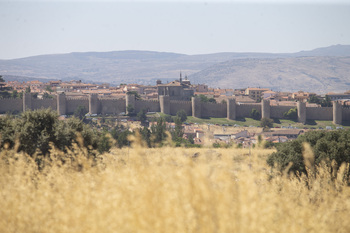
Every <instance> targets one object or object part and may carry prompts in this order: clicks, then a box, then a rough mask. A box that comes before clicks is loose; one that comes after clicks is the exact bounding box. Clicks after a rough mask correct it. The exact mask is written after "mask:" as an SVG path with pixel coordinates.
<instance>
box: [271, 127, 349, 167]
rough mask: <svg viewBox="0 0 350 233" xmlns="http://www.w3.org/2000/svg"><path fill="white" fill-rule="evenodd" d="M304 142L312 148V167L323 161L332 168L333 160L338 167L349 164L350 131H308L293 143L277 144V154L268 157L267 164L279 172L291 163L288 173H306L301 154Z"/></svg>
mask: <svg viewBox="0 0 350 233" xmlns="http://www.w3.org/2000/svg"><path fill="white" fill-rule="evenodd" d="M305 142H306V143H308V144H309V145H310V146H311V148H312V151H313V154H314V165H318V164H320V163H321V161H324V162H325V163H326V164H328V165H329V167H334V166H331V163H332V161H333V160H334V161H335V162H336V164H337V165H338V166H340V165H341V164H342V163H350V130H334V131H324V130H317V131H309V132H307V133H305V134H303V135H300V136H299V137H298V138H297V139H296V140H294V141H289V142H285V143H281V144H279V145H278V146H277V152H274V153H272V154H271V155H270V156H269V157H268V159H267V163H268V164H269V165H270V166H271V167H272V166H274V165H275V164H277V165H278V168H279V169H280V170H281V171H283V170H284V169H285V168H286V167H287V166H288V165H289V164H290V163H292V165H291V167H290V170H289V171H291V172H294V173H296V172H302V173H306V167H305V162H304V157H303V153H302V152H303V143H305Z"/></svg>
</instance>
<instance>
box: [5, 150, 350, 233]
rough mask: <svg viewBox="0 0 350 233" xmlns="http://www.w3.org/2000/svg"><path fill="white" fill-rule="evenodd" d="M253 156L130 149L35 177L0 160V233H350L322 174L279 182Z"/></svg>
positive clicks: (345, 213)
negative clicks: (95, 160)
mask: <svg viewBox="0 0 350 233" xmlns="http://www.w3.org/2000/svg"><path fill="white" fill-rule="evenodd" d="M306 150H307V148H306ZM251 152H252V153H251V156H249V151H248V150H245V149H211V148H202V149H197V148H196V149H184V148H171V147H166V148H160V149H159V148H158V149H145V148H142V147H140V146H136V147H134V148H130V149H128V148H125V149H121V150H119V149H115V150H113V151H112V152H111V153H109V154H105V155H103V156H101V157H99V159H98V160H97V162H92V161H90V160H87V159H86V158H85V157H84V156H83V154H84V153H85V152H84V150H81V149H79V148H78V147H76V149H75V150H74V151H70V152H69V153H68V154H65V155H62V154H61V153H60V152H58V151H55V150H53V151H52V154H53V155H55V156H56V157H60V156H66V157H69V156H72V155H74V156H75V157H76V159H75V161H72V162H66V163H65V164H62V163H61V162H60V160H56V159H54V160H53V161H51V162H50V163H49V162H47V163H46V166H45V169H44V170H43V171H41V172H38V171H37V169H36V168H35V164H34V162H33V160H32V159H31V158H28V157H27V156H25V155H23V154H18V153H14V152H13V151H2V152H1V162H0V232H4V233H5V232H28V233H30V232H85V233H88V232H152V233H153V232H162V233H164V232H177V233H178V232H208V233H212V232H269V233H270V232H318V233H320V232H350V223H349V217H350V214H349V213H350V189H349V187H346V186H345V184H344V183H343V180H341V179H338V180H335V181H334V182H333V181H331V179H332V174H330V171H329V169H328V168H327V167H324V166H323V167H321V168H319V169H318V172H314V176H312V178H307V177H306V176H301V177H300V178H299V179H297V178H295V177H287V175H285V176H278V175H275V174H273V173H271V170H270V168H268V167H267V166H266V165H265V158H266V155H267V154H269V153H271V152H272V151H271V150H261V149H254V150H252V151H251ZM346 170H347V167H345V166H343V167H342V168H341V172H345V171H346ZM339 177H340V176H339ZM306 182H308V186H306V185H305V183H306Z"/></svg>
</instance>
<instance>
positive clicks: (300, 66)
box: [190, 57, 350, 93]
mask: <svg viewBox="0 0 350 233" xmlns="http://www.w3.org/2000/svg"><path fill="white" fill-rule="evenodd" d="M190 79H195V80H200V82H201V83H207V84H208V85H210V86H215V87H230V88H244V87H259V86H260V87H267V88H271V89H273V90H276V91H298V90H304V91H311V92H317V93H327V92H331V91H333V92H337V91H346V90H350V57H296V58H275V59H236V60H230V61H227V62H223V63H220V64H216V65H213V66H211V67H209V68H207V69H205V70H203V71H200V72H198V73H196V74H193V75H191V76H190Z"/></svg>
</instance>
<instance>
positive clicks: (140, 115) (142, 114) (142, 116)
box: [137, 108, 147, 124]
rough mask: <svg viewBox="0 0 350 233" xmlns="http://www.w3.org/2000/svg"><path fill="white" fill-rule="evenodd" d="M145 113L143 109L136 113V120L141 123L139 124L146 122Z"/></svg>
mask: <svg viewBox="0 0 350 233" xmlns="http://www.w3.org/2000/svg"><path fill="white" fill-rule="evenodd" d="M146 112H147V111H146V109H144V108H143V109H141V110H140V111H139V113H137V119H138V120H139V121H141V124H144V123H145V122H146V120H147V116H146Z"/></svg>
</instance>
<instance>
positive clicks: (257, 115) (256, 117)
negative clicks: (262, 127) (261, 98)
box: [250, 108, 260, 120]
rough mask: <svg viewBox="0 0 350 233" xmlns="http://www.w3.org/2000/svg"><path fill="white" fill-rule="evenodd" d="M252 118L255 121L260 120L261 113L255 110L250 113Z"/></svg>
mask: <svg viewBox="0 0 350 233" xmlns="http://www.w3.org/2000/svg"><path fill="white" fill-rule="evenodd" d="M250 117H251V118H253V119H254V120H260V113H259V112H258V111H257V110H256V109H255V108H253V109H252V111H251V112H250Z"/></svg>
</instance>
